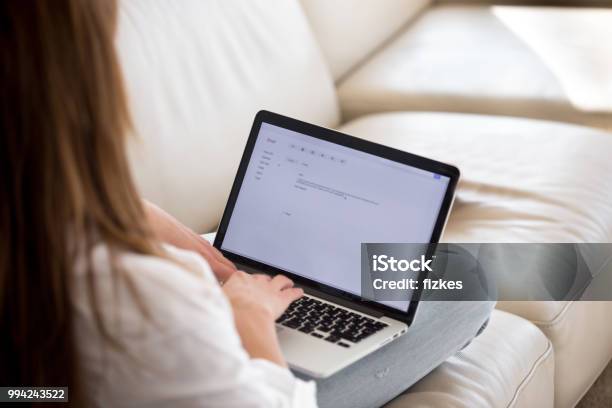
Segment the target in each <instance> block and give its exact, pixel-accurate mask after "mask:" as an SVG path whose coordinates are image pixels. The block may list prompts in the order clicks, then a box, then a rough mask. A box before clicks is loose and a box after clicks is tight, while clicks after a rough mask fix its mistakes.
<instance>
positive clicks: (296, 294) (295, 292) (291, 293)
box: [281, 288, 304, 305]
mask: <svg viewBox="0 0 612 408" xmlns="http://www.w3.org/2000/svg"><path fill="white" fill-rule="evenodd" d="M281 296H282V297H283V300H284V301H285V302H287V305H290V304H291V302H294V301H296V300H298V299H299V298H301V297H302V296H304V290H303V289H302V288H289V289H285V290H283V291H282V292H281Z"/></svg>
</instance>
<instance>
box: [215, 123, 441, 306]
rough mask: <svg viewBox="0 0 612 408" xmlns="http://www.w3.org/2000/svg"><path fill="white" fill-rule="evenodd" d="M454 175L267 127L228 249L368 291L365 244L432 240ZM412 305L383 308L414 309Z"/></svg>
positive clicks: (349, 289) (228, 235) (237, 208)
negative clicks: (363, 259)
mask: <svg viewBox="0 0 612 408" xmlns="http://www.w3.org/2000/svg"><path fill="white" fill-rule="evenodd" d="M448 185H449V177H447V176H444V175H440V174H436V173H432V172H429V171H426V170H422V169H419V168H416V167H412V166H409V165H405V164H401V163H398V162H395V161H392V160H388V159H385V158H381V157H378V156H376V155H373V154H370V153H364V152H362V151H359V150H355V149H352V148H350V147H346V146H342V145H338V144H334V143H330V142H327V141H325V140H321V139H318V138H315V137H312V136H308V135H305V134H301V133H298V132H294V131H292V130H288V129H285V128H282V127H278V126H275V125H272V124H268V123H265V122H264V123H262V124H261V127H260V131H259V134H258V137H257V140H256V142H255V145H254V149H253V152H252V155H251V158H250V161H249V163H248V166H247V169H246V173H245V175H244V179H243V182H242V185H241V188H240V191H239V193H238V196H237V199H236V202H235V206H234V209H233V212H232V214H231V217H230V219H229V223H228V226H227V230H226V233H225V237H224V239H223V242H222V244H221V248H222V249H223V250H225V251H228V252H232V253H234V254H237V255H241V256H243V257H246V258H249V259H252V260H255V261H259V262H261V263H264V264H267V265H270V266H274V267H277V268H279V269H282V270H286V271H289V272H292V273H294V274H296V275H299V276H302V277H305V278H308V279H311V280H314V281H316V282H319V283H323V284H326V285H329V286H331V287H334V288H336V289H341V290H344V291H346V292H349V293H352V294H355V295H360V289H361V278H360V276H361V275H360V273H361V255H360V254H361V243H362V242H414V243H428V242H430V240H431V238H432V234H433V231H434V228H435V226H436V222H437V220H438V214H439V213H440V209H441V206H442V203H443V200H444V197H445V194H446V190H447V188H448ZM409 302H410V293H409V292H408V291H406V299H405V301H403V300H402V301H393V302H380V303H384V304H386V305H388V306H391V307H394V308H397V309H400V310H406V308H407V306H408V304H409Z"/></svg>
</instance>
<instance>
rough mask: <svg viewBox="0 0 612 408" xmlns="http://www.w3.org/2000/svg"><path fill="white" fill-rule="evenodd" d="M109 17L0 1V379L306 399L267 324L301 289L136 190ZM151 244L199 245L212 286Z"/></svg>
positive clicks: (310, 402)
mask: <svg viewBox="0 0 612 408" xmlns="http://www.w3.org/2000/svg"><path fill="white" fill-rule="evenodd" d="M116 12H117V10H116V5H115V4H114V2H112V1H110V0H88V1H83V0H57V1H39V0H14V1H10V0H9V1H3V2H1V3H0V20H1V21H0V42H1V44H0V53H1V59H0V70H1V72H2V73H1V74H0V88H1V89H3V90H4V92H5V95H4V97H3V98H2V102H0V103H1V108H0V115H1V120H0V123H1V125H0V126H1V133H2V138H1V142H0V166H1V172H0V194H1V196H0V236H1V237H2V247H1V248H0V332H1V333H2V337H1V340H0V341H1V344H0V361H1V362H2V364H0V366H1V368H0V385H22V386H68V387H69V396H70V401H71V403H72V404H73V405H75V406H82V405H93V406H104V407H118V406H126V405H130V406H148V407H151V406H153V407H154V406H184V407H197V406H219V407H221V406H236V407H248V406H258V407H259V406H262V407H263V406H266V407H269V406H298V405H300V406H314V405H316V403H315V392H314V384H312V383H306V382H303V381H300V380H298V379H296V378H294V377H293V376H292V375H291V373H290V372H289V371H288V370H287V367H286V363H285V361H284V359H283V356H282V354H281V352H280V349H279V345H278V341H277V337H276V332H275V327H274V321H275V319H276V318H277V317H278V316H279V315H280V314H281V313H282V312H283V311H284V310H285V309H286V307H287V306H288V305H289V303H291V302H292V301H293V300H295V299H297V298H299V297H300V296H301V295H302V292H301V290H300V289H297V288H293V287H292V282H291V281H290V280H289V279H288V278H286V277H283V276H276V277H274V278H272V279H271V278H269V277H265V276H252V275H247V274H245V273H243V272H235V273H232V271H233V270H232V266H231V264H228V262H227V261H226V260H224V259H223V258H222V257H220V255H219V254H218V253H215V252H214V251H213V250H212V249H211V248H210V247H209V246H206V245H205V244H203V243H202V242H201V241H200V240H199V238H197V237H195V236H194V235H192V234H191V233H190V232H188V231H184V230H181V229H180V228H179V229H177V228H176V224H175V223H174V221H173V220H172V219H171V218H169V217H168V216H166V215H165V214H163V213H162V212H160V211H159V210H158V209H156V208H155V207H153V206H149V205H147V206H146V208H145V206H144V205H143V203H142V201H141V200H140V199H139V197H138V195H137V193H136V190H135V187H134V184H133V181H132V178H131V176H130V173H129V169H128V163H127V160H126V154H125V148H124V144H125V135H126V132H127V130H128V127H129V116H128V112H127V106H126V100H125V96H124V92H123V88H122V84H121V74H120V69H119V66H118V63H117V57H116V55H115V50H114V48H113V36H114V30H115V20H116ZM147 215H148V217H147ZM151 221H152V222H151ZM161 240H166V241H170V242H175V243H183V244H185V245H187V246H189V245H195V246H196V247H198V248H199V249H200V252H201V253H202V254H203V255H205V256H206V257H207V258H208V259H209V261H210V262H211V263H212V264H213V265H214V266H215V269H216V270H217V272H218V273H219V274H220V275H222V280H225V279H227V281H226V283H225V285H224V286H223V288H221V287H220V286H219V285H218V284H217V280H216V279H215V277H214V275H213V273H212V271H211V269H210V267H209V265H208V264H207V263H206V262H205V261H204V260H203V258H202V257H200V256H198V255H196V254H194V253H193V252H187V251H184V250H180V249H177V248H176V247H172V246H168V245H164V244H162V243H161Z"/></svg>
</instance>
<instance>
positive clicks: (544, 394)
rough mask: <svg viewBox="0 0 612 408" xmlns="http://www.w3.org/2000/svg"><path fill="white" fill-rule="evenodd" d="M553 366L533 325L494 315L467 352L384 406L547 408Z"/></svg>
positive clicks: (545, 343) (547, 348)
mask: <svg viewBox="0 0 612 408" xmlns="http://www.w3.org/2000/svg"><path fill="white" fill-rule="evenodd" d="M554 365H555V358H554V356H553V349H552V347H551V344H550V342H549V341H548V339H547V338H546V337H545V336H544V335H543V334H542V333H541V332H540V331H539V330H538V329H537V328H536V327H535V326H534V325H532V324H531V323H529V322H527V321H526V320H523V319H521V318H520V317H517V316H514V315H512V314H509V313H505V312H502V311H495V312H493V314H492V315H491V321H490V323H489V326H488V327H487V328H486V329H485V331H484V332H483V333H482V334H481V335H480V336H479V337H477V338H476V339H474V341H472V343H471V344H470V345H469V346H468V347H466V348H465V349H464V350H462V351H460V352H459V353H457V355H455V356H454V357H451V358H450V359H448V360H447V361H446V362H445V363H444V364H442V365H441V366H440V367H438V368H436V369H435V370H434V371H433V372H431V373H430V374H429V375H427V376H426V377H425V378H423V379H422V380H421V381H419V382H418V383H416V384H415V385H414V386H412V387H411V388H410V389H409V390H408V392H407V393H405V394H403V395H401V396H399V397H398V398H396V399H395V400H393V401H392V402H391V403H389V404H388V405H386V407H388V408H418V407H429V408H435V407H440V408H442V407H455V408H460V407H465V408H479V407H482V408H485V407H517V408H518V407H525V408H531V407H541V408H544V407H550V408H552V407H553V405H554Z"/></svg>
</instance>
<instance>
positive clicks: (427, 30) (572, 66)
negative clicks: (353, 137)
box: [339, 5, 612, 129]
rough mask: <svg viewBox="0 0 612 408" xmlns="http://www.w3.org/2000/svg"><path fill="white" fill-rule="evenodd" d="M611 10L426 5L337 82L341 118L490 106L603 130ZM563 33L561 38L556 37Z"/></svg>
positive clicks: (610, 101) (610, 67)
mask: <svg viewBox="0 0 612 408" xmlns="http://www.w3.org/2000/svg"><path fill="white" fill-rule="evenodd" d="M611 19H612V10H610V9H588V8H581V9H572V8H554V7H512V6H490V5H442V6H438V7H433V8H430V9H429V10H428V11H427V12H426V13H424V14H423V15H422V16H421V17H420V18H419V19H418V20H417V21H416V22H415V23H414V24H413V25H412V26H410V27H409V28H408V29H407V30H405V31H404V32H403V33H402V34H401V35H400V36H399V37H398V38H397V39H395V40H394V41H393V42H392V43H391V44H390V45H389V46H387V47H386V48H384V49H383V50H382V51H381V52H379V53H377V54H376V55H375V56H374V57H373V58H372V59H371V60H369V61H368V62H366V63H365V64H364V65H363V66H362V67H361V68H359V69H358V70H357V71H356V72H355V73H353V74H352V75H350V76H349V77H347V78H346V80H345V81H343V82H342V83H341V86H340V87H339V95H340V101H341V105H342V110H343V113H344V114H345V116H346V117H347V118H354V117H356V116H359V115H363V114H365V113H371V112H380V111H391V110H421V111H424V110H429V111H446V112H466V113H483V114H500V115H510V116H522V117H531V118H540V119H550V120H559V121H567V122H574V123H578V124H586V125H591V126H597V127H601V128H606V129H612V41H603V40H602V39H604V38H612V24H610V23H609V22H610V20H611ZM560 37H563V39H564V40H563V41H560V40H559V38H560Z"/></svg>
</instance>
